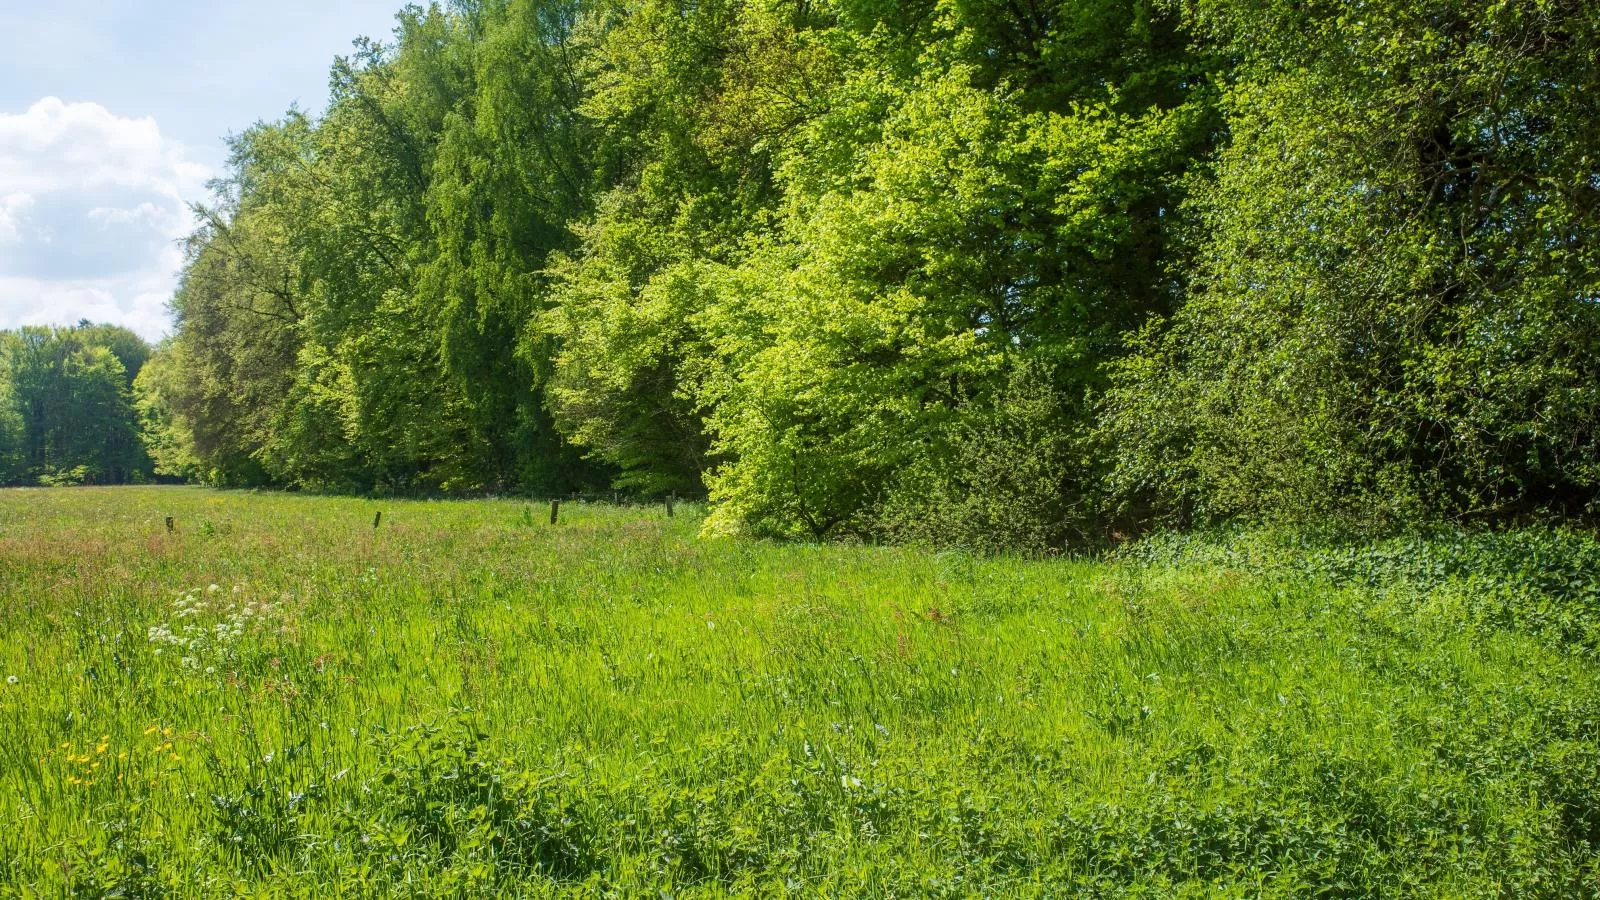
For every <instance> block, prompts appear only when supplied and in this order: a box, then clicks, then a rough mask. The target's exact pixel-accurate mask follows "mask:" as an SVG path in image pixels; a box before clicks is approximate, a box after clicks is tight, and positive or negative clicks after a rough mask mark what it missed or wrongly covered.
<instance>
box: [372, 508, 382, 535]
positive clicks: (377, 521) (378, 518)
mask: <svg viewBox="0 0 1600 900" xmlns="http://www.w3.org/2000/svg"><path fill="white" fill-rule="evenodd" d="M382 524H383V510H381V509H380V510H378V512H377V513H376V514H375V515H373V517H372V530H373V531H377V530H378V526H379V525H382Z"/></svg>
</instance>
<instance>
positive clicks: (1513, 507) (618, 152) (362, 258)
mask: <svg viewBox="0 0 1600 900" xmlns="http://www.w3.org/2000/svg"><path fill="white" fill-rule="evenodd" d="M396 25H397V27H396V29H395V31H394V33H393V36H392V39H389V40H386V41H381V42H375V41H362V42H360V43H359V45H358V48H357V52H356V53H354V54H353V55H352V56H350V57H349V58H345V59H340V60H339V61H337V63H336V64H335V66H334V70H333V78H332V95H331V97H330V102H329V105H328V110H327V112H326V113H325V114H324V115H323V116H321V117H320V118H316V119H313V118H311V117H308V116H306V115H304V114H302V113H299V112H298V111H293V110H291V111H290V112H289V113H288V114H287V115H286V116H285V117H284V118H283V119H281V120H280V121H277V122H273V123H264V124H261V125H259V126H257V127H255V128H253V129H250V130H249V131H247V132H246V133H245V134H243V135H240V136H239V137H237V138H236V139H235V140H234V143H233V150H234V153H233V158H232V162H231V165H230V169H229V172H228V174H227V176H226V177H225V178H224V179H222V180H221V181H219V182H218V183H217V185H216V187H217V198H216V201H215V202H214V203H213V204H212V205H211V206H210V207H207V208H205V209H203V210H202V211H201V212H202V220H201V225H200V228H199V230H198V231H197V232H196V234H195V236H194V238H193V241H192V245H191V254H190V259H189V263H188V265H187V268H186V270H185V276H184V281H183V286H182V289H181V290H180V292H179V295H178V297H177V299H176V302H175V310H176V313H177V325H178V330H177V334H176V335H175V337H174V338H173V340H172V341H171V342H170V343H169V344H168V345H167V346H166V347H164V348H163V350H162V351H161V353H162V354H163V355H165V356H167V357H169V359H170V361H169V362H168V363H167V364H165V365H164V366H161V367H158V372H159V373H160V376H159V378H158V377H155V376H153V377H152V378H151V379H150V382H151V384H150V388H151V390H150V392H149V393H148V394H147V396H148V397H149V398H151V399H150V400H149V402H148V403H145V405H144V409H145V410H146V412H145V413H143V415H144V416H145V418H144V421H145V422H146V423H147V427H148V428H150V429H151V432H152V433H151V436H150V437H149V438H148V443H149V444H150V446H152V447H154V448H158V452H159V454H160V455H161V457H162V459H163V460H165V461H164V462H163V463H162V466H163V470H164V471H168V472H184V473H187V474H188V475H189V476H190V477H193V478H196V479H198V480H202V481H206V482H209V483H212V484H218V485H264V484H271V485H282V486H291V487H310V488H321V489H337V490H353V491H421V492H444V493H482V492H498V491H521V492H533V493H543V494H557V493H562V494H564V493H566V492H568V491H571V490H581V489H595V488H602V487H604V486H606V485H607V484H609V485H610V486H612V487H614V488H619V487H620V488H626V489H629V490H631V491H635V492H639V493H643V494H652V495H657V496H659V495H666V494H679V495H685V496H709V498H710V499H711V501H712V502H713V504H714V510H713V514H712V516H711V517H710V518H709V519H708V522H707V530H708V531H709V532H713V533H750V534H756V535H764V536H770V537H777V538H794V537H800V538H810V539H816V538H828V537H843V538H853V539H877V538H881V537H883V536H886V535H887V536H900V537H905V538H914V539H916V540H919V541H926V542H934V543H938V544H943V545H952V546H965V547H972V548H979V547H981V548H985V549H986V550H1001V549H1019V550H1026V551H1029V552H1038V551H1041V550H1044V549H1050V550H1060V549H1063V548H1065V547H1069V546H1077V547H1088V546H1094V545H1096V544H1099V543H1100V542H1102V541H1103V540H1104V539H1105V538H1106V537H1108V536H1110V535H1112V534H1115V533H1122V532H1128V531H1130V530H1136V529H1140V528H1148V527H1149V526H1151V525H1162V524H1165V525H1175V526H1179V527H1186V526H1190V525H1202V524H1208V523H1220V522H1230V521H1248V522H1290V523H1298V524H1308V523H1314V522H1319V521H1324V520H1330V519H1336V520H1338V521H1340V522H1342V523H1344V524H1345V525H1348V526H1359V527H1365V528H1369V529H1377V530H1383V529H1394V528H1397V527H1402V526H1414V525H1418V524H1421V523H1426V522H1435V523H1436V522H1441V521H1457V522H1476V523H1488V524H1504V523H1509V522H1526V521H1530V520H1572V521H1578V520H1585V519H1586V518H1587V517H1592V516H1594V515H1597V514H1600V512H1597V510H1596V509H1594V504H1595V497H1596V496H1597V493H1596V491H1597V489H1600V441H1597V438H1596V434H1597V431H1596V422H1597V421H1600V394H1597V393H1596V392H1597V390H1600V388H1596V385H1597V384H1600V377H1597V376H1600V370H1597V368H1596V360H1597V359H1600V318H1597V316H1600V312H1597V310H1600V305H1597V304H1596V302H1595V297H1594V291H1593V284H1594V283H1595V281H1596V275H1597V267H1600V263H1597V261H1596V256H1595V250H1594V248H1593V246H1591V244H1592V241H1589V240H1588V239H1587V237H1586V236H1587V235H1588V234H1589V233H1591V232H1593V231H1594V230H1595V228H1596V227H1597V226H1600V222H1597V221H1596V219H1595V217H1596V215H1600V213H1597V210H1600V203H1597V202H1596V192H1597V191H1600V181H1597V179H1596V176H1595V174H1594V166H1593V161H1592V159H1591V156H1592V151H1593V148H1594V147H1595V146H1596V145H1597V143H1600V132H1597V131H1596V128H1597V127H1600V126H1596V124H1595V123H1596V122H1600V109H1596V108H1595V104H1596V103H1600V100H1596V99H1595V98H1597V97H1600V84H1597V83H1595V81H1594V78H1595V75H1594V73H1595V71H1596V67H1595V66H1593V65H1591V64H1590V62H1591V61H1592V57H1593V55H1594V53H1595V49H1596V47H1597V46H1600V32H1596V25H1595V20H1594V17H1593V16H1592V15H1591V14H1590V13H1589V12H1588V11H1587V10H1586V8H1584V7H1583V5H1582V4H1573V3H1565V2H1557V0H1538V2H1531V3H1520V4H1519V3H1506V2H1502V0H1427V2H1422V3H1410V2H1401V0H1380V2H1375V3H1364V4H1360V5H1357V6H1351V5H1350V4H1343V3H1334V2H1321V0H1319V2H1309V3H1300V4H1284V3H1258V2H1252V0H1186V2H1176V0H1174V2H1153V0H1043V2H1036V3H1029V4H1021V5H1019V4H1016V3H1010V2H999V0H925V2H913V3H894V4H887V3H881V2H877V0H817V2H799V0H709V2H701V3H695V4H689V5H685V4H682V3H677V2H669V0H472V2H468V0H459V2H454V3H449V4H441V5H430V6H428V7H427V8H422V7H419V6H412V7H408V8H406V9H405V10H403V11H402V12H401V13H400V14H399V15H398V17H397V19H396ZM130 371H131V369H130ZM1022 373H1031V374H1029V375H1027V377H1028V378H1030V379H1033V380H1034V381H1040V380H1041V379H1042V381H1047V382H1048V384H1044V383H1040V384H1038V385H1037V386H1036V391H1035V393H1028V394H1026V395H1025V396H1026V397H1034V396H1037V397H1038V398H1039V401H1038V403H1037V404H1035V405H1034V406H1031V407H1030V404H1032V403H1033V401H1032V400H1028V399H1024V395H1017V394H1016V390H1015V388H1016V386H1015V381H1016V379H1017V378H1019V377H1021V376H1022ZM157 382H159V389H157ZM1030 390H1034V389H1030ZM1019 416H1020V417H1022V418H1026V419H1028V424H1027V425H1026V426H1023V425H1021V424H1020V423H1021V419H1019V418H1018V417H1019ZM986 421H987V422H989V423H990V424H985V423H986ZM991 425H992V427H991ZM3 433H4V426H0V434H3ZM1033 440H1037V441H1040V442H1041V446H1042V450H1043V453H1042V455H1041V458H1040V459H1038V460H1029V459H1028V458H1027V453H1026V451H1025V449H1024V447H1023V446H1022V442H1024V441H1033ZM1002 470H1004V471H1002ZM1007 473H1014V474H1015V475H1016V477H1002V476H1004V475H1006V474H1007ZM935 495H937V496H938V498H939V500H938V502H937V503H931V502H930V498H932V497H934V496H935ZM938 510H945V511H949V513H950V514H949V515H948V516H943V515H942V514H940V513H938ZM958 510H959V511H960V512H957V511H958ZM979 523H981V524H979ZM980 532H981V533H980Z"/></svg>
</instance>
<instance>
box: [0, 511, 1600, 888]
mask: <svg viewBox="0 0 1600 900" xmlns="http://www.w3.org/2000/svg"><path fill="white" fill-rule="evenodd" d="M380 511H381V512H382V513H383V517H382V521H381V523H380V524H379V525H378V526H377V527H374V525H373V520H374V516H375V514H376V513H378V512H380ZM700 513H701V511H700V510H698V509H697V508H695V507H693V506H686V507H680V508H679V509H678V510H677V515H676V516H675V517H673V518H670V519H669V518H667V517H666V515H665V512H664V510H663V509H662V508H661V507H659V506H656V507H638V508H619V507H614V506H610V505H600V504H570V503H569V504H564V505H563V507H562V520H561V522H560V524H558V525H555V526H551V525H550V524H549V511H548V506H544V505H531V506H530V505H529V504H527V503H524V502H520V501H515V500H483V501H453V502H445V501H436V502H425V501H392V500H384V501H373V500H363V499H349V498H319V497H307V496H296V495H289V494H273V493H261V494H252V493H238V492H234V493H224V492H214V491H207V490H202V489H197V488H168V487H159V488H158V487H140V488H107V489H96V488H81V489H59V490H57V489H27V490H16V491H7V492H3V493H0V630H3V634H0V638H3V639H0V678H4V683H0V895H7V896H50V897H58V896H65V895H83V896H101V895H105V896H123V897H136V896H173V895H179V896H231V895H253V896H295V895H300V896H370V895H388V896H441V895H443V896H484V895H507V896H552V895H573V896H593V897H640V896H648V897H680V898H681V897H699V896H723V895H728V894H747V895H756V896H775V895H801V896H815V895H820V896H874V897H943V896H950V897H956V896H1063V895H1090V896H1139V897H1154V896H1194V897H1202V896H1203V897H1216V896H1223V897H1227V896H1237V897H1245V896H1251V897H1254V896H1268V895H1275V896H1346V897H1366V896H1430V897H1432V896H1474V897H1540V896H1548V897H1556V896H1562V897H1565V896H1592V895H1595V894H1597V893H1600V862H1597V861H1596V852H1595V851H1596V848H1597V846H1600V740H1597V735H1600V679H1597V677H1596V676H1597V669H1596V664H1595V662H1594V659H1593V654H1592V652H1591V650H1592V648H1593V641H1592V640H1590V636H1591V635H1592V634H1593V632H1591V631H1589V630H1588V627H1589V625H1588V622H1587V620H1586V619H1584V618H1583V616H1582V615H1576V618H1575V617H1574V615H1569V614H1568V613H1567V612H1563V611H1562V610H1563V609H1566V607H1561V608H1560V609H1557V608H1555V607H1549V608H1546V607H1541V606H1540V605H1539V604H1540V603H1541V602H1544V601H1541V600H1539V599H1538V597H1534V596H1533V595H1532V594H1529V595H1524V594H1518V593H1516V592H1511V593H1508V594H1504V595H1503V596H1502V595H1501V594H1496V592H1495V590H1494V589H1493V586H1492V585H1488V584H1487V583H1484V582H1481V581H1474V580H1473V579H1472V578H1470V577H1464V576H1463V577H1458V574H1459V573H1456V572H1455V571H1454V570H1448V567H1445V568H1441V569H1438V570H1437V571H1434V570H1433V569H1429V570H1428V571H1425V572H1423V573H1422V574H1423V575H1426V576H1427V577H1426V578H1420V579H1419V578H1410V580H1405V579H1399V578H1398V577H1397V578H1395V579H1389V578H1388V577H1387V576H1384V575H1382V573H1383V572H1390V571H1393V572H1399V571H1401V570H1402V569H1404V564H1409V563H1407V562H1406V561H1407V560H1415V559H1422V558H1427V559H1436V558H1442V557H1439V556H1437V555H1436V556H1428V554H1426V553H1413V552H1410V551H1404V552H1399V553H1395V554H1393V555H1394V557H1395V558H1396V559H1399V560H1400V562H1398V563H1395V564H1394V565H1392V566H1390V567H1389V568H1383V567H1382V566H1380V567H1378V568H1377V569H1371V568H1370V567H1369V568H1368V569H1360V566H1356V567H1355V568H1354V569H1352V568H1351V567H1349V566H1346V567H1345V568H1344V569H1339V567H1338V566H1327V565H1325V566H1321V567H1320V568H1319V567H1318V566H1302V567H1299V568H1296V567H1293V566H1289V567H1277V568H1275V567H1273V566H1270V565H1265V566H1264V565H1260V564H1257V563H1256V562H1255V561H1254V560H1256V559H1257V557H1254V556H1251V555H1250V554H1248V553H1212V552H1190V549H1183V552H1178V551H1171V550H1162V551H1160V552H1148V553H1144V554H1142V555H1141V554H1140V553H1137V552H1134V553H1126V554H1119V555H1116V556H1113V557H1108V558H1103V559H1055V560H1032V561H1030V560H1022V559H1004V558H997V559H984V558H978V557H973V556H968V555H962V554H950V553H945V554H936V553H932V552H928V551H923V550H917V549H913V548H883V547H874V546H850V545H838V544H835V545H811V544H782V543H768V542H758V541H748V540H738V539H705V538H701V537H699V536H698V534H697V532H698V527H699V516H700ZM168 516H170V517H172V519H173V525H174V527H173V530H172V531H171V532H169V531H168V529H167V527H166V518H167V517H168ZM1180 549H1182V548H1180ZM1191 549H1192V548H1191ZM1529 552H1531V551H1529ZM1511 555H1512V556H1525V555H1526V554H1525V553H1523V552H1522V551H1517V552H1516V553H1513V554H1511ZM1571 557H1572V554H1571V553H1568V552H1565V551H1562V552H1561V553H1557V554H1554V556H1553V558H1560V559H1568V558H1571ZM1373 558H1379V559H1382V558H1387V557H1382V556H1381V554H1380V555H1379V556H1378V557H1371V556H1368V557H1361V559H1364V560H1368V561H1370V560H1371V559H1373ZM1386 565H1387V564H1386ZM1356 569H1360V571H1363V572H1370V571H1377V572H1379V575H1380V576H1381V577H1373V578H1362V577H1349V576H1350V572H1352V571H1355V570H1356ZM1336 570H1337V571H1336ZM1547 571H1554V570H1553V569H1550V568H1549V567H1539V568H1538V569H1537V572H1536V573H1535V574H1537V573H1538V572H1547ZM1340 572H1343V573H1344V576H1339V573H1340ZM1430 572H1431V573H1432V574H1429V573H1430ZM1330 573H1331V574H1330ZM1580 576H1581V573H1580V575H1577V576H1572V578H1571V579H1569V580H1570V581H1572V582H1573V583H1572V584H1565V583H1564V584H1563V585H1558V586H1556V587H1555V588H1550V589H1549V590H1546V591H1545V593H1544V594H1539V595H1538V596H1539V597H1544V598H1545V600H1548V599H1549V596H1550V591H1556V592H1557V593H1559V592H1560V591H1566V590H1568V589H1571V590H1574V591H1576V592H1577V594H1578V595H1579V596H1585V597H1586V596H1590V595H1592V592H1593V590H1594V585H1593V584H1590V583H1587V582H1585V583H1583V584H1577V583H1576V582H1577V581H1579V580H1582V578H1581V577H1580ZM1391 582H1392V583H1391ZM1402 582H1403V583H1402ZM1541 590H1544V589H1543V588H1541ZM1536 593H1537V592H1536ZM1497 596H1498V597H1501V600H1496V601H1493V602H1490V601H1491V599H1492V598H1494V597H1497ZM1528 597H1532V598H1533V599H1531V600H1528V604H1527V605H1524V606H1518V603H1521V600H1518V599H1517V598H1523V599H1527V598H1528ZM1506 598H1511V600H1506ZM1502 601H1504V602H1502ZM1513 601H1515V602H1513ZM1517 609H1523V610H1524V611H1528V610H1531V611H1529V612H1527V614H1526V615H1523V614H1519V613H1517V612H1516V610H1517ZM1508 610H1509V611H1510V612H1509V613H1508ZM1580 612H1581V610H1580Z"/></svg>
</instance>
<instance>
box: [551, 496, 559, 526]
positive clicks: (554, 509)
mask: <svg viewBox="0 0 1600 900" xmlns="http://www.w3.org/2000/svg"><path fill="white" fill-rule="evenodd" d="M559 521H561V501H560V500H551V501H550V524H551V525H554V524H556V523H557V522H559Z"/></svg>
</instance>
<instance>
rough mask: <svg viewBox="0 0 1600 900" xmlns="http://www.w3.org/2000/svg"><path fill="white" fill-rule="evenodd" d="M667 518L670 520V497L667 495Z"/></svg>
mask: <svg viewBox="0 0 1600 900" xmlns="http://www.w3.org/2000/svg"><path fill="white" fill-rule="evenodd" d="M667 518H669V519H670V518H672V495H671V494H668V495H667Z"/></svg>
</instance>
